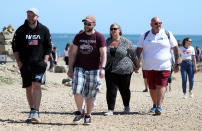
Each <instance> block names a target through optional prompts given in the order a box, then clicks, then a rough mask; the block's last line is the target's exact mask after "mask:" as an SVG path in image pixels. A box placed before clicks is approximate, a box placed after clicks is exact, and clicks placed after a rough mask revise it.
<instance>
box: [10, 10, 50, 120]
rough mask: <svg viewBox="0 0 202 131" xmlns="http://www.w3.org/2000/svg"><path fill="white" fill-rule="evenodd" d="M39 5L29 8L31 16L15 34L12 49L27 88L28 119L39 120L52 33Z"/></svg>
mask: <svg viewBox="0 0 202 131" xmlns="http://www.w3.org/2000/svg"><path fill="white" fill-rule="evenodd" d="M38 17H39V13H38V10H37V9H36V8H31V9H29V10H27V19H26V20H25V23H24V24H23V25H22V26H20V27H19V28H18V29H17V31H16V33H15V36H14V38H13V41H12V49H13V52H14V56H15V59H16V62H17V64H18V67H19V69H20V72H21V77H22V83H23V86H22V87H23V88H26V95H27V101H28V103H29V106H30V109H31V111H30V115H29V117H28V119H27V122H39V121H40V120H39V106H40V102H41V84H42V83H44V82H45V81H44V80H45V78H44V77H45V71H46V66H47V61H48V57H49V54H50V52H51V42H50V41H51V40H50V33H49V30H48V28H47V27H46V26H44V25H42V24H41V23H39V22H38Z"/></svg>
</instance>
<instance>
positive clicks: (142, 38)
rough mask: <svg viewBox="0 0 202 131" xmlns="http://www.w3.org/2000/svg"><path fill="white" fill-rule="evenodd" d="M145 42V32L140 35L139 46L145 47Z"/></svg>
mask: <svg viewBox="0 0 202 131" xmlns="http://www.w3.org/2000/svg"><path fill="white" fill-rule="evenodd" d="M143 43H144V34H142V35H141V36H140V37H139V40H138V42H137V47H140V48H143Z"/></svg>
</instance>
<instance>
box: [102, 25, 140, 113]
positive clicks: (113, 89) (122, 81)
mask: <svg viewBox="0 0 202 131" xmlns="http://www.w3.org/2000/svg"><path fill="white" fill-rule="evenodd" d="M106 41H107V64H106V68H105V70H106V74H105V80H106V87H107V91H106V92H107V93H106V94H107V96H106V98H107V105H108V112H106V113H105V114H104V115H113V111H114V107H115V101H116V95H117V90H118V89H119V91H120V94H121V97H122V100H123V105H124V112H125V113H129V112H130V105H129V103H130V95H131V92H130V88H129V87H130V80H131V75H132V73H133V71H134V70H135V69H137V68H139V65H137V64H138V62H137V55H136V50H135V48H134V46H133V44H132V43H131V42H130V41H129V40H128V39H126V38H125V37H122V30H121V27H120V25H118V24H112V25H111V26H110V37H109V38H108V39H107V40H106Z"/></svg>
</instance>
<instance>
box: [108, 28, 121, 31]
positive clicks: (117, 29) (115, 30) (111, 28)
mask: <svg viewBox="0 0 202 131" xmlns="http://www.w3.org/2000/svg"><path fill="white" fill-rule="evenodd" d="M118 29H119V28H110V30H111V31H113V30H115V31H116V30H118Z"/></svg>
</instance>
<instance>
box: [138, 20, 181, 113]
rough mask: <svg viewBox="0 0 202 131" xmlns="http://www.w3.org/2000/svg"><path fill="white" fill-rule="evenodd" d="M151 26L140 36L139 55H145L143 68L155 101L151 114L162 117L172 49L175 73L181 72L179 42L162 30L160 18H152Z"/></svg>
mask: <svg viewBox="0 0 202 131" xmlns="http://www.w3.org/2000/svg"><path fill="white" fill-rule="evenodd" d="M150 25H151V27H152V29H151V30H150V31H148V32H146V33H144V34H143V35H142V36H140V39H139V41H138V44H137V53H138V57H139V56H140V55H141V53H143V64H142V68H143V70H144V71H145V72H146V74H147V75H146V78H147V82H148V85H149V89H150V95H151V98H152V101H153V107H152V108H151V110H150V112H155V114H156V115H160V114H161V111H162V103H163V98H164V95H165V91H166V86H167V80H168V77H169V75H170V72H171V61H170V59H171V53H170V52H171V49H173V51H174V56H175V69H174V71H175V72H178V71H179V64H180V60H179V51H178V46H177V41H176V39H175V38H174V36H173V34H172V33H171V32H168V31H166V30H164V29H162V28H161V25H162V22H161V20H160V18H158V17H154V18H152V19H151V24H150Z"/></svg>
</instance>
